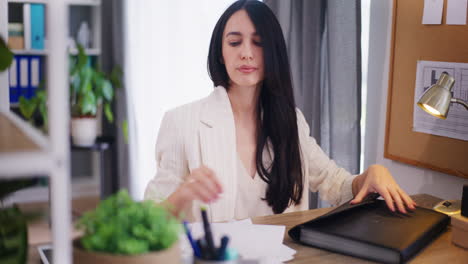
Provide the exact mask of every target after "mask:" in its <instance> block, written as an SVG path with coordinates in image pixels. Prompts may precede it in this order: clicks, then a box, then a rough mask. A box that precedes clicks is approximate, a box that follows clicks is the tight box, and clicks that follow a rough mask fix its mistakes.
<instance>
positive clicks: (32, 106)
mask: <svg viewBox="0 0 468 264" xmlns="http://www.w3.org/2000/svg"><path fill="white" fill-rule="evenodd" d="M36 108H37V98H36V97H33V98H31V99H26V98H25V97H23V96H20V98H19V109H20V113H21V115H23V117H24V118H26V120H31V119H32V116H33V114H34V112H35V111H36Z"/></svg>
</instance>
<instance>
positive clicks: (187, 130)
mask: <svg viewBox="0 0 468 264" xmlns="http://www.w3.org/2000/svg"><path fill="white" fill-rule="evenodd" d="M208 68H209V73H210V77H211V79H212V80H213V83H214V85H215V86H216V88H215V90H214V92H213V93H212V94H211V95H209V96H208V97H207V98H204V99H202V100H200V101H197V102H194V103H191V104H188V105H184V106H181V107H178V108H176V109H173V110H171V111H169V112H167V113H166V114H165V116H164V118H163V121H162V124H161V128H160V131H159V136H158V140H157V143H156V156H157V164H158V171H157V174H156V176H155V177H154V179H153V180H152V181H151V182H150V183H149V184H148V186H147V189H146V192H145V198H146V199H153V200H155V201H157V202H163V201H164V203H166V204H168V205H169V206H170V208H171V209H172V210H173V212H174V214H176V215H182V216H183V217H186V218H187V219H189V220H195V219H199V207H200V204H201V203H208V210H209V212H210V217H211V220H212V221H226V220H231V219H243V218H247V217H253V216H259V215H269V214H274V213H275V214H277V213H283V212H291V211H297V210H307V209H308V189H309V188H310V190H312V191H319V193H320V195H321V197H322V198H323V199H325V200H328V201H329V202H330V203H332V204H340V203H343V202H345V201H347V200H349V199H351V198H353V196H354V199H353V200H352V201H351V202H352V203H358V202H360V201H361V200H362V198H364V196H365V195H367V194H368V193H370V192H379V193H380V194H381V195H382V196H383V197H384V198H385V201H386V203H387V205H388V207H389V208H390V210H392V211H395V206H396V208H397V209H398V210H399V211H401V212H403V213H405V212H406V209H405V205H406V207H408V208H410V209H414V206H415V203H414V202H413V201H412V200H411V198H410V197H409V196H408V195H407V194H406V193H405V192H404V191H403V190H401V188H400V187H399V186H398V185H397V184H396V183H395V181H394V179H393V178H392V176H391V175H390V173H389V172H388V170H387V169H386V168H384V167H382V166H379V165H373V166H371V167H369V168H368V169H367V170H366V171H365V172H364V173H362V174H360V175H355V176H353V175H351V174H350V173H349V172H347V171H345V170H344V169H342V168H339V167H338V166H337V165H336V164H335V163H334V162H333V161H332V160H330V159H329V158H328V157H327V156H326V155H325V154H324V152H323V151H322V150H321V149H320V147H319V146H318V145H317V144H316V142H315V140H314V139H313V138H311V137H310V136H309V127H308V125H307V123H306V121H305V119H304V117H303V115H302V113H301V112H300V111H299V110H298V109H296V107H295V103H294V97H293V90H292V82H291V77H290V69H289V62H288V56H287V53H286V45H285V41H284V38H283V35H282V32H281V27H280V25H279V23H278V21H277V19H276V18H275V16H274V14H273V13H272V12H271V10H270V9H269V8H268V7H267V6H266V5H265V4H263V3H262V2H259V1H255V0H254V1H250V0H241V1H237V2H235V3H234V4H232V5H231V6H230V7H229V8H228V9H227V10H226V11H225V12H224V14H223V15H222V16H221V18H220V19H219V21H218V22H217V24H216V26H215V28H214V31H213V35H212V38H211V44H210V49H209V55H208Z"/></svg>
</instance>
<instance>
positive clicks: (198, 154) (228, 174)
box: [145, 86, 355, 221]
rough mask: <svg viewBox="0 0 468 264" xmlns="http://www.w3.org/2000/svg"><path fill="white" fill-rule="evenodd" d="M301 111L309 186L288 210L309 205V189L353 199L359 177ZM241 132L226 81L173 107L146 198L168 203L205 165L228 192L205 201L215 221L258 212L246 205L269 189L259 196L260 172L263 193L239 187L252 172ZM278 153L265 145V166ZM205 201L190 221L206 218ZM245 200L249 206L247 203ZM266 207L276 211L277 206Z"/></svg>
mask: <svg viewBox="0 0 468 264" xmlns="http://www.w3.org/2000/svg"><path fill="white" fill-rule="evenodd" d="M296 112H297V124H298V134H299V144H300V152H301V161H302V162H301V163H302V171H303V175H304V187H305V188H304V192H303V194H302V200H301V203H300V204H299V205H295V206H294V205H291V206H289V207H288V208H286V210H285V212H293V211H299V210H307V209H309V196H308V193H309V190H311V191H313V192H316V191H319V194H320V197H321V198H322V199H324V200H326V201H328V202H329V203H330V204H332V205H338V204H341V203H343V202H345V201H347V200H349V199H351V198H352V187H351V185H352V181H353V179H354V177H355V176H353V175H351V174H350V173H349V172H347V171H346V170H344V169H343V168H340V167H338V166H337V165H336V163H335V162H334V161H333V160H331V159H329V158H328V156H327V155H326V154H325V153H324V152H323V151H322V149H321V148H320V147H319V146H318V145H317V143H316V142H315V139H314V138H312V137H310V134H309V126H308V125H307V122H306V121H305V119H304V116H303V115H302V113H301V111H300V110H299V109H297V111H296ZM235 133H236V131H235V124H234V115H233V113H232V108H231V104H230V101H229V97H228V95H227V92H226V90H225V89H224V87H221V86H218V87H216V88H215V89H214V91H213V92H212V93H211V94H210V95H209V96H208V97H206V98H204V99H201V100H199V101H196V102H193V103H190V104H187V105H183V106H180V107H177V108H175V109H173V110H170V111H168V112H167V113H166V114H165V115H164V118H163V120H162V122H161V126H160V129H159V134H158V139H157V142H156V163H157V172H156V175H155V177H154V178H153V179H152V180H151V181H150V182H149V183H148V186H147V187H146V191H145V199H151V200H154V201H156V202H162V201H163V200H165V199H166V198H167V197H168V196H169V195H170V194H171V193H172V192H174V191H175V190H176V188H177V187H178V186H179V185H180V184H181V183H183V182H184V181H185V180H186V179H187V176H189V175H190V172H191V171H192V170H194V169H196V168H199V167H200V166H201V165H202V164H203V165H205V166H206V167H208V168H210V169H212V170H213V171H214V173H215V175H216V177H218V179H219V181H220V182H221V184H222V185H223V191H224V192H223V194H222V195H221V197H220V199H218V200H217V201H216V202H214V203H211V204H208V205H205V206H206V207H207V209H208V215H209V217H210V218H211V219H210V220H211V221H229V220H233V219H240V218H244V216H246V217H252V216H255V214H254V213H253V212H252V210H250V208H252V207H251V206H250V204H249V205H246V204H247V203H257V202H258V199H259V198H260V197H264V196H265V194H264V193H263V195H259V192H261V190H260V187H262V189H263V190H265V189H264V188H266V187H265V186H261V185H262V184H261V182H255V180H257V181H258V180H261V179H260V177H259V176H258V174H257V175H256V176H255V178H254V179H253V180H254V182H255V183H258V185H259V186H257V187H258V188H259V189H258V192H257V191H256V192H254V193H252V194H250V197H249V193H248V192H247V191H245V192H244V190H242V191H239V188H243V186H245V185H244V184H245V182H242V181H243V180H244V179H243V178H239V177H241V175H242V174H243V173H246V171H245V168H243V166H239V157H238V155H237V149H236V134H235ZM272 155H273V153H272V152H270V151H269V149H268V148H265V150H264V152H263V162H264V165H265V167H268V165H269V163H271V161H272ZM240 165H242V163H241V164H240ZM242 170H244V172H242ZM247 176H248V175H247ZM307 186H308V187H309V188H307ZM252 188H254V187H252ZM240 196H242V197H240ZM201 205H202V204H201V202H199V201H193V202H192V204H191V206H190V208H189V209H187V211H186V212H185V214H186V218H187V219H188V220H189V221H194V220H197V221H198V220H200V206H201ZM244 205H245V208H244V210H243V209H242V208H241V207H242V206H244ZM262 212H263V211H262ZM264 212H265V213H266V214H272V211H271V209H270V211H267V210H265V211H264Z"/></svg>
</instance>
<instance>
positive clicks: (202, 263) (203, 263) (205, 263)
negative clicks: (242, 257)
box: [193, 257, 238, 264]
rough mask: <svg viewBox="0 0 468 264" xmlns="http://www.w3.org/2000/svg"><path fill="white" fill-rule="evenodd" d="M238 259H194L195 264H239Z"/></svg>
mask: <svg viewBox="0 0 468 264" xmlns="http://www.w3.org/2000/svg"><path fill="white" fill-rule="evenodd" d="M237 263H238V262H237V259H230V260H206V259H200V258H197V257H194V259H193V264H237Z"/></svg>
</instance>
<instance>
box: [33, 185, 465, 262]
mask: <svg viewBox="0 0 468 264" xmlns="http://www.w3.org/2000/svg"><path fill="white" fill-rule="evenodd" d="M411 197H412V198H413V199H414V200H415V201H416V202H417V203H418V205H419V206H421V207H426V208H432V207H433V206H434V205H435V204H436V203H437V202H439V201H440V199H438V198H436V197H434V196H430V195H426V194H420V195H412V196H411ZM97 201H98V199H97V198H90V199H84V200H83V199H81V201H74V203H73V209H74V210H73V211H74V212H77V213H78V212H79V213H81V212H83V211H87V210H89V209H92V208H93V207H94V205H95V204H96V203H97ZM332 209H333V208H321V209H314V210H309V211H303V212H294V213H287V214H280V215H271V216H262V217H255V218H253V219H252V222H253V223H255V224H269V225H285V226H286V230H289V229H290V228H291V227H293V226H295V225H297V224H300V223H303V222H306V221H309V220H311V219H313V218H315V217H318V216H320V215H322V214H325V213H326V212H328V211H330V210H332ZM451 233H452V232H451V227H450V226H449V228H448V230H447V231H446V232H444V233H443V234H442V235H441V236H439V237H438V238H437V239H436V240H435V241H434V242H432V243H431V244H430V245H429V246H427V247H426V248H425V249H423V250H422V251H421V252H420V253H419V254H418V255H417V256H416V257H414V258H413V259H412V260H411V261H410V262H409V263H410V264H427V263H428V264H431V263H443V264H449V263H450V264H452V263H454V264H457V263H460V264H467V263H468V250H464V249H462V248H459V247H457V246H455V245H453V244H452V242H451V239H452V235H451ZM284 244H285V245H287V246H288V247H291V248H293V249H294V250H296V251H297V253H296V255H295V256H294V259H293V260H291V261H289V262H288V263H295V264H296V263H374V262H371V261H366V260H363V259H359V258H354V257H350V256H345V255H341V254H335V253H332V252H329V251H326V250H321V249H317V248H313V247H307V246H304V245H300V244H297V243H295V242H293V241H292V240H291V238H290V237H289V236H288V234H287V232H286V233H285V235H284ZM28 263H30V264H38V263H40V260H39V256H38V254H37V249H36V247H30V251H29V259H28Z"/></svg>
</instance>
